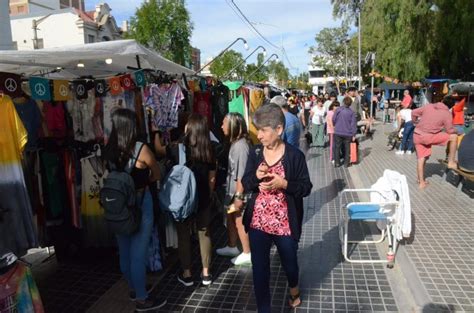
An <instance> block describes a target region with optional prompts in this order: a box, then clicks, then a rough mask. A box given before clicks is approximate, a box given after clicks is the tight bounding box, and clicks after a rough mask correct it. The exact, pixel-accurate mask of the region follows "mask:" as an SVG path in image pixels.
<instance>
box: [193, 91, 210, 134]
mask: <svg viewBox="0 0 474 313" xmlns="http://www.w3.org/2000/svg"><path fill="white" fill-rule="evenodd" d="M193 112H194V113H197V114H199V115H202V116H205V117H206V118H207V124H208V125H209V128H210V129H212V110H211V92H210V91H203V92H201V91H198V92H195V93H194V103H193Z"/></svg>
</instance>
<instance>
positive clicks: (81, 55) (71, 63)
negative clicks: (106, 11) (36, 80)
mask: <svg viewBox="0 0 474 313" xmlns="http://www.w3.org/2000/svg"><path fill="white" fill-rule="evenodd" d="M106 59H112V63H111V64H107V63H106V62H105V60H106ZM138 61H139V62H140V67H141V68H146V69H155V70H161V71H164V72H166V73H169V74H182V73H184V74H186V75H191V74H194V72H193V71H192V70H190V69H188V68H186V67H184V66H181V65H179V64H176V63H174V62H172V61H170V60H168V59H166V58H164V57H162V56H161V55H159V54H158V53H157V52H155V51H153V50H150V49H148V48H146V47H144V46H142V45H140V44H138V43H137V42H136V41H135V40H116V41H107V42H98V43H91V44H85V45H72V46H64V47H58V48H48V49H41V50H30V51H12V50H8V51H7V50H4V51H0V72H9V73H17V74H24V75H26V76H32V75H40V74H41V71H45V72H50V71H52V70H55V69H56V68H59V67H61V68H62V70H60V71H59V72H56V73H51V74H49V75H47V76H46V77H50V78H64V79H69V80H70V79H75V78H78V77H81V76H89V75H91V76H93V77H96V78H99V77H110V76H114V75H115V74H117V73H124V72H131V71H133V70H130V69H127V67H128V66H129V67H134V68H137V67H138ZM78 63H82V64H84V67H78V66H77V64H78Z"/></svg>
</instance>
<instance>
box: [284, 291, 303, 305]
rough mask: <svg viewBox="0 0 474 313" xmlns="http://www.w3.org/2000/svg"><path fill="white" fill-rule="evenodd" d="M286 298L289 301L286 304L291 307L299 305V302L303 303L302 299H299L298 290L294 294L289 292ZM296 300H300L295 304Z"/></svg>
mask: <svg viewBox="0 0 474 313" xmlns="http://www.w3.org/2000/svg"><path fill="white" fill-rule="evenodd" d="M288 300H289V301H288V304H289V305H290V307H291V308H292V309H294V308H297V307H299V306H300V305H301V303H303V301H301V298H300V293H299V292H298V293H297V294H296V295H294V296H293V295H291V294H290V295H289V296H288ZM297 300H299V301H300V302H299V303H298V304H296V305H295V304H294V303H295V302H296V301H297Z"/></svg>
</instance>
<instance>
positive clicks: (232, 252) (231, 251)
mask: <svg viewBox="0 0 474 313" xmlns="http://www.w3.org/2000/svg"><path fill="white" fill-rule="evenodd" d="M216 253H217V254H218V255H220V256H230V257H235V256H238V255H239V254H240V250H239V248H237V247H233V248H232V247H229V246H225V247H224V248H220V249H217V250H216Z"/></svg>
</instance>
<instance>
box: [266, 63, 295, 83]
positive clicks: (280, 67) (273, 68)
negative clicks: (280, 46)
mask: <svg viewBox="0 0 474 313" xmlns="http://www.w3.org/2000/svg"><path fill="white" fill-rule="evenodd" d="M267 69H268V76H269V78H273V79H274V80H275V81H276V82H277V83H278V84H279V85H280V86H282V87H286V86H287V84H288V80H289V78H290V71H289V70H288V68H287V67H286V66H285V65H284V64H283V63H282V62H280V61H274V60H272V61H270V62H269V64H268V67H267Z"/></svg>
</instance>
